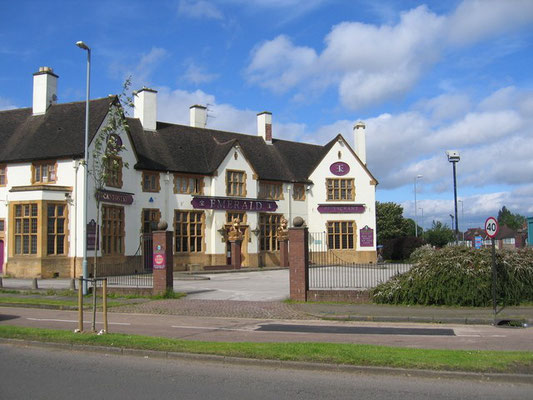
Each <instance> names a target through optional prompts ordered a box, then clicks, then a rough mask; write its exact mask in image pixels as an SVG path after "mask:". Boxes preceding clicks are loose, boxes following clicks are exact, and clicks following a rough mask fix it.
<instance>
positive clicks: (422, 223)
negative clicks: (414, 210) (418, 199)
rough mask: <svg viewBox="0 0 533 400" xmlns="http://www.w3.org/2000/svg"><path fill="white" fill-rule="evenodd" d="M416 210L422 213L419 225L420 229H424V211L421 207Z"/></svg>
mask: <svg viewBox="0 0 533 400" xmlns="http://www.w3.org/2000/svg"><path fill="white" fill-rule="evenodd" d="M418 209H419V210H420V211H422V214H421V215H422V222H421V223H420V224H421V225H422V226H421V228H422V229H424V209H423V208H422V207H419V208H418Z"/></svg>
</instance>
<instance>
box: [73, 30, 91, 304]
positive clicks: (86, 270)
mask: <svg viewBox="0 0 533 400" xmlns="http://www.w3.org/2000/svg"><path fill="white" fill-rule="evenodd" d="M76 46H78V47H79V48H80V49H82V50H87V92H86V97H85V145H84V152H85V154H84V158H85V162H84V169H83V221H82V223H83V263H82V270H83V278H84V280H83V294H87V278H88V277H89V268H88V265H87V201H88V200H87V198H88V196H87V192H88V190H89V189H88V187H89V185H88V182H89V96H90V87H91V49H90V47H89V46H87V45H86V44H85V43H84V42H82V41H81V40H80V41H78V42H76Z"/></svg>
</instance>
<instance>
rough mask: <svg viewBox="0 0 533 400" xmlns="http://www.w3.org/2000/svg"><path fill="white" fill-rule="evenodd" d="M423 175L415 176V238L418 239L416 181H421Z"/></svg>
mask: <svg viewBox="0 0 533 400" xmlns="http://www.w3.org/2000/svg"><path fill="white" fill-rule="evenodd" d="M421 178H422V175H417V176H415V179H414V181H415V237H418V215H417V206H416V181H417V180H419V179H421Z"/></svg>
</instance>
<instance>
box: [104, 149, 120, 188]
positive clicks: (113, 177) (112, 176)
mask: <svg viewBox="0 0 533 400" xmlns="http://www.w3.org/2000/svg"><path fill="white" fill-rule="evenodd" d="M115 161H116V162H117V165H116V167H115V164H114V162H115ZM110 163H111V164H112V165H109V164H110ZM122 168H123V162H122V157H120V156H117V155H112V154H111V155H108V156H107V159H106V161H105V174H106V177H105V184H106V186H109V187H113V188H117V189H121V188H122V185H123V181H122Z"/></svg>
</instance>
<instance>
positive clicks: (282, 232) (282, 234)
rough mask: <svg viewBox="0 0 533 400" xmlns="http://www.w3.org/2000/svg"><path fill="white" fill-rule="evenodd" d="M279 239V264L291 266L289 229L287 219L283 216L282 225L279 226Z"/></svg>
mask: <svg viewBox="0 0 533 400" xmlns="http://www.w3.org/2000/svg"><path fill="white" fill-rule="evenodd" d="M277 237H278V241H279V266H280V267H288V266H289V231H288V229H287V220H286V219H285V218H281V225H280V226H279V228H278V234H277Z"/></svg>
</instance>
